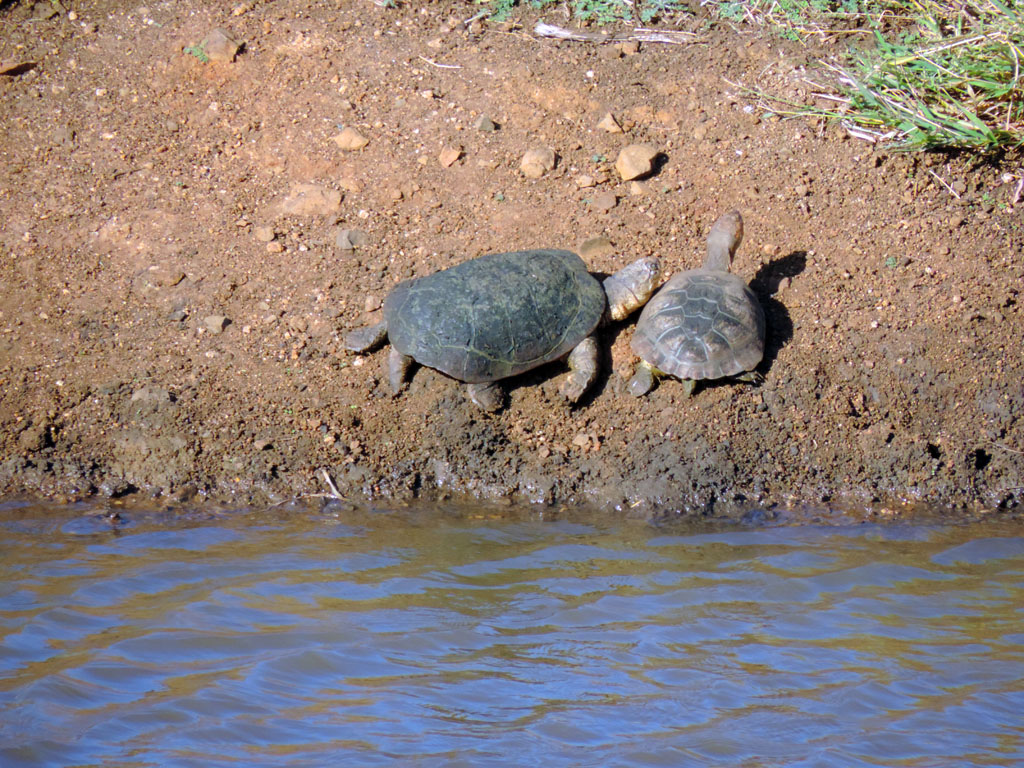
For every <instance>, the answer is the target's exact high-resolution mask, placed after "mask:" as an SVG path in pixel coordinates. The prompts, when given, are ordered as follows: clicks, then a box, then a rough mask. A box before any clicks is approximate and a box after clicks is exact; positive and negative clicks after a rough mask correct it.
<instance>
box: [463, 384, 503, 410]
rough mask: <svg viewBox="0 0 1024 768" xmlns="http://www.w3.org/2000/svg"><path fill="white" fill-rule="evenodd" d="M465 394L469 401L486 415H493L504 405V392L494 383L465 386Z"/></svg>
mask: <svg viewBox="0 0 1024 768" xmlns="http://www.w3.org/2000/svg"><path fill="white" fill-rule="evenodd" d="M466 394H467V395H468V396H469V399H470V400H472V401H473V402H474V403H476V404H477V405H478V406H479V407H480V408H482V409H483V410H485V411H487V412H488V413H494V412H495V411H497V410H499V409H500V408H501V406H502V405H504V404H505V390H503V389H502V388H501V385H500V384H498V383H497V382H495V381H488V382H485V383H483V384H467V385H466Z"/></svg>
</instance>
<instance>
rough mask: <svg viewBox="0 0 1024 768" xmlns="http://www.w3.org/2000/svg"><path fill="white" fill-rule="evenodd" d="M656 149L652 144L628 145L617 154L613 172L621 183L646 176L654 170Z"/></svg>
mask: <svg viewBox="0 0 1024 768" xmlns="http://www.w3.org/2000/svg"><path fill="white" fill-rule="evenodd" d="M657 156H658V148H657V147H656V146H654V145H653V144H630V145H629V146H628V147H624V148H623V149H622V151H621V152H619V156H618V158H617V159H616V160H615V170H616V171H618V172H619V176H620V177H621V178H622V180H623V181H632V180H633V179H639V178H641V177H643V176H646V175H647V174H649V173H650V172H651V171H653V170H654V158H655V157H657Z"/></svg>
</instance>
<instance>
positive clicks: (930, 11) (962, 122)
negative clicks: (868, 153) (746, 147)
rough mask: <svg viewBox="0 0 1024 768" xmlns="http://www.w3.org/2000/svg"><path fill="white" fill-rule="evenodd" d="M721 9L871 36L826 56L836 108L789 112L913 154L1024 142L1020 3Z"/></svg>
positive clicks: (772, 3)
mask: <svg viewBox="0 0 1024 768" xmlns="http://www.w3.org/2000/svg"><path fill="white" fill-rule="evenodd" d="M719 13H720V15H722V16H723V17H725V18H739V17H743V18H745V19H746V20H748V21H752V22H754V23H761V24H764V25H766V26H768V27H770V28H771V29H773V30H774V31H775V32H776V33H778V34H780V35H783V36H785V37H788V38H791V39H802V38H805V37H808V36H812V35H816V36H820V37H822V38H825V39H828V38H832V39H835V38H841V37H842V36H843V35H850V34H853V33H856V34H858V35H860V36H863V35H865V34H867V35H870V37H871V42H872V43H873V46H869V47H867V48H864V47H861V48H859V49H858V48H851V49H850V50H849V52H847V53H846V54H845V55H843V56H841V57H837V58H836V59H835V60H834V61H831V62H823V65H824V67H825V69H826V70H827V71H829V72H831V74H832V75H833V77H832V78H831V80H832V82H833V83H834V87H835V101H836V102H837V103H839V104H840V105H841V106H840V107H839V108H837V109H835V110H821V109H809V108H802V109H797V110H795V111H792V112H790V114H818V115H825V116H827V117H830V118H834V119H838V120H841V121H843V122H844V123H845V124H846V125H847V126H852V127H858V128H860V129H861V130H860V131H859V135H862V136H871V137H872V138H875V139H876V140H877V139H879V138H881V139H884V140H886V141H888V142H889V143H891V144H893V145H895V146H898V147H900V148H902V149H908V150H915V149H967V150H972V151H977V152H989V151H993V150H998V149H1005V148H1010V147H1019V146H1020V145H1021V144H1022V143H1024V92H1022V89H1021V83H1022V81H1021V75H1022V70H1024V15H1022V13H1021V12H1020V11H1019V10H1017V7H1016V3H1015V2H1014V0H965V1H962V2H957V3H954V2H950V1H949V0H844V1H843V2H839V3H837V2H832V1H831V0H752V2H746V3H735V2H728V1H726V2H722V3H721V4H720V5H719ZM762 95H763V94H762ZM769 98H770V97H769ZM851 132H853V133H855V134H857V133H858V131H857V130H855V129H854V130H852V131H851Z"/></svg>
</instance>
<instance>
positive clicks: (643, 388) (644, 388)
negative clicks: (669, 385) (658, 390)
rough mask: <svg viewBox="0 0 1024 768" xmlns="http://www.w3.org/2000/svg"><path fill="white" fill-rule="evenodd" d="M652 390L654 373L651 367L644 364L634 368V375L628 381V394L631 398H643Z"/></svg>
mask: <svg viewBox="0 0 1024 768" xmlns="http://www.w3.org/2000/svg"><path fill="white" fill-rule="evenodd" d="M652 389H654V371H653V370H652V369H651V366H649V365H647V364H646V363H644V362H641V363H640V365H638V366H637V367H636V373H634V374H633V378H631V379H630V380H629V394H631V395H632V396H633V397H643V396H644V395H646V394H647V393H648V392H650V391H651V390H652Z"/></svg>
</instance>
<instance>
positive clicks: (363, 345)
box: [345, 320, 388, 352]
mask: <svg viewBox="0 0 1024 768" xmlns="http://www.w3.org/2000/svg"><path fill="white" fill-rule="evenodd" d="M387 337H388V324H387V322H386V321H384V320H381V321H380V322H379V323H376V324H374V325H367V326H364V327H362V328H356V329H355V330H354V331H351V332H350V333H348V334H347V335H346V336H345V349H350V350H352V351H353V352H368V351H369V350H371V349H373V348H374V347H379V346H380V345H381V344H383V343H384V340H385V339H386V338H387Z"/></svg>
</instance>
